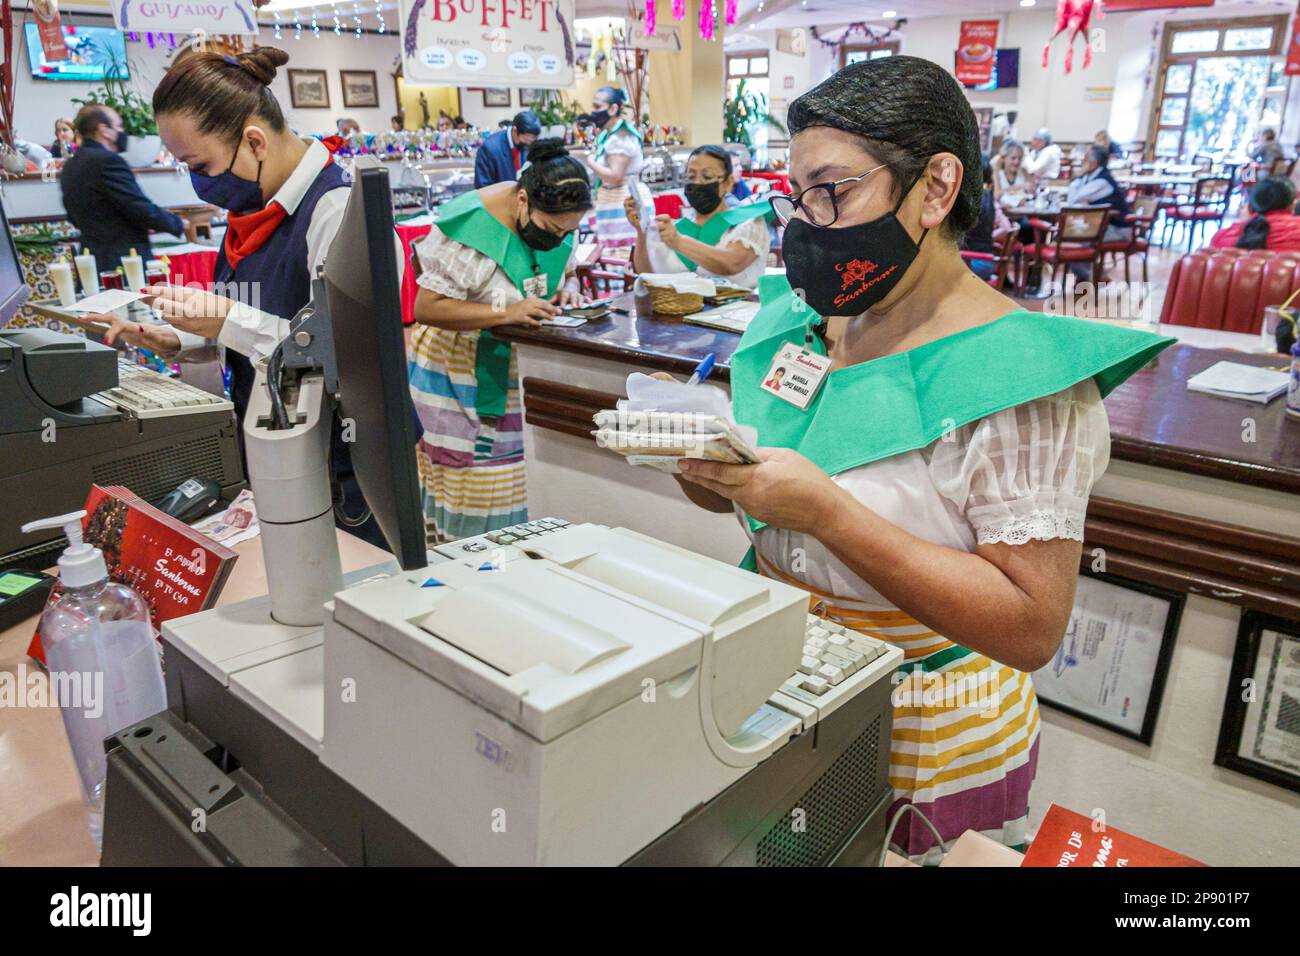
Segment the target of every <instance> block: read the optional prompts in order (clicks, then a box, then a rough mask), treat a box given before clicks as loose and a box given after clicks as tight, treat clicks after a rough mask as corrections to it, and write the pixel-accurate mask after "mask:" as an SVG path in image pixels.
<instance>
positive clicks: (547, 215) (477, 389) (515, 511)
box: [410, 139, 591, 540]
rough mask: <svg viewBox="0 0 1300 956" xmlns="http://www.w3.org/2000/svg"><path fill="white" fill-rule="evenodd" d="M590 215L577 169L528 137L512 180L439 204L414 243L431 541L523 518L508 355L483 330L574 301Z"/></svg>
mask: <svg viewBox="0 0 1300 956" xmlns="http://www.w3.org/2000/svg"><path fill="white" fill-rule="evenodd" d="M590 208H591V185H590V183H589V181H588V179H587V173H586V171H585V170H584V169H583V168H582V164H581V163H579V162H578V161H577V160H575V159H573V158H572V157H570V156H569V154H568V151H567V150H565V149H564V147H563V146H562V145H561V144H560V141H559V140H555V139H544V140H538V141H537V142H536V143H534V144H533V145H532V147H531V148H530V149H529V151H528V162H527V163H525V164H524V166H523V167H522V168H521V169H520V171H519V181H518V182H504V183H496V184H494V185H491V186H485V187H484V188H482V189H480V190H477V191H476V192H469V193H465V194H464V195H463V196H460V197H458V198H456V199H454V200H452V201H451V202H449V203H447V204H446V205H444V206H442V207H441V208H440V210H439V216H438V221H437V222H436V223H434V225H433V229H432V230H431V231H430V232H429V235H428V236H427V237H426V238H425V239H424V240H422V241H421V243H420V244H419V245H418V246H417V247H416V251H417V253H418V254H419V257H420V265H421V270H422V271H421V273H420V277H419V284H420V291H419V293H418V294H417V296H416V299H415V319H416V321H417V322H418V323H420V324H419V326H418V327H417V329H416V331H415V334H414V336H413V337H412V340H411V365H410V378H411V394H412V397H413V398H414V399H415V404H416V408H417V410H418V411H419V413H420V419H421V421H422V422H423V425H424V434H423V436H422V437H421V439H420V445H419V450H418V456H419V461H420V476H421V479H422V481H423V483H424V490H425V516H426V519H427V520H428V521H429V522H430V523H431V525H432V526H433V528H434V530H435V533H436V535H437V536H438V538H439V539H441V540H447V539H451V538H461V537H465V536H467V535H474V534H483V533H484V532H487V531H495V530H497V529H499V528H505V527H508V526H509V525H513V524H518V523H519V522H521V521H527V520H528V499H527V495H526V492H525V487H524V443H523V420H522V418H521V415H520V402H519V382H518V377H517V374H516V371H515V357H514V349H513V348H512V347H511V345H510V343H509V342H504V341H502V340H500V339H498V338H496V337H495V336H493V335H492V329H494V328H496V327H497V326H501V325H532V326H536V325H539V324H540V323H541V321H542V320H544V319H548V318H550V317H551V316H554V315H556V314H557V313H558V312H559V311H560V308H561V307H562V306H565V305H570V304H578V303H580V302H581V301H582V296H581V294H580V293H579V292H578V286H577V281H576V280H575V279H573V233H574V232H575V231H576V230H577V228H578V226H579V225H580V224H581V222H582V220H583V218H584V217H585V216H586V214H587V210H589V209H590Z"/></svg>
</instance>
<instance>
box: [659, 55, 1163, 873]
mask: <svg viewBox="0 0 1300 956" xmlns="http://www.w3.org/2000/svg"><path fill="white" fill-rule="evenodd" d="M788 123H789V128H790V133H791V137H792V138H791V143H790V169H791V186H792V192H791V195H790V196H788V197H778V198H777V199H775V200H773V207H774V208H775V209H776V212H777V215H778V217H779V218H780V219H781V220H782V221H783V222H785V223H786V224H787V225H786V233H785V261H786V266H787V277H785V278H782V277H776V276H769V277H765V278H764V279H763V280H762V282H761V283H760V294H761V298H762V302H763V305H762V309H761V311H760V312H759V314H758V315H757V316H756V317H755V318H754V320H753V322H752V323H751V325H750V326H749V328H748V330H747V331H746V332H745V334H744V337H743V338H742V340H741V343H740V346H739V348H738V350H737V351H736V353H735V355H734V357H733V358H732V363H731V388H732V397H733V403H734V410H735V415H736V419H737V421H739V422H742V423H745V424H749V425H752V426H754V427H755V428H756V429H757V430H758V436H759V444H760V446H761V448H760V455H759V457H760V463H759V464H756V465H727V464H720V463H714V462H705V461H693V460H688V461H685V462H683V463H682V471H683V488H684V489H686V491H687V494H688V495H689V497H690V498H691V499H692V500H694V501H695V502H696V503H697V504H700V505H702V506H703V507H705V508H708V509H710V510H714V511H729V510H732V509H733V508H734V509H735V510H736V511H737V513H738V515H739V516H740V517H741V520H742V523H743V524H744V526H745V528H746V531H747V533H748V534H749V535H750V537H751V541H752V543H753V550H752V552H751V554H750V556H749V557H748V558H747V561H749V562H751V566H752V567H753V568H754V570H756V571H758V573H761V574H764V575H768V576H771V577H774V578H778V579H780V580H782V581H786V582H788V583H791V584H794V585H796V586H798V587H801V588H804V589H805V590H807V591H808V592H809V595H810V597H809V600H810V603H811V605H812V608H813V611H814V612H815V613H817V614H820V615H823V616H824V617H826V618H828V619H829V620H831V621H834V622H838V623H839V624H842V625H844V626H845V627H846V628H851V629H853V630H856V631H859V632H862V633H864V634H869V635H872V636H874V637H876V638H879V639H881V640H885V641H889V642H891V643H893V644H895V645H897V646H898V647H900V648H901V649H902V650H903V651H904V654H905V658H904V661H905V663H904V664H903V666H902V669H901V671H900V673H899V675H896V684H897V686H896V688H895V690H894V697H893V700H894V708H895V709H894V721H893V731H892V734H893V739H892V747H891V750H892V753H891V761H890V779H891V783H892V785H893V787H894V791H895V794H894V796H895V801H894V805H893V807H892V808H891V814H897V813H899V812H900V808H901V807H902V806H903V805H906V804H911V805H912V806H914V807H915V809H916V810H918V811H919V812H921V813H923V814H924V816H925V817H926V818H928V819H929V820H930V821H932V822H933V823H934V825H935V827H937V829H938V832H939V833H940V834H941V835H942V837H943V839H944V841H945V842H946V841H950V840H952V839H954V838H955V837H957V836H959V835H960V834H961V833H962V832H964V831H966V830H978V831H981V832H983V833H985V834H987V835H988V836H990V837H992V838H994V839H996V840H999V841H1001V842H1003V843H1005V844H1008V845H1011V846H1019V845H1021V844H1023V843H1024V840H1025V826H1026V819H1027V814H1028V806H1029V788H1030V784H1031V782H1032V781H1033V778H1034V771H1035V766H1036V764H1037V759H1038V706H1037V703H1036V701H1035V698H1034V690H1033V685H1032V683H1031V681H1030V678H1029V673H1028V672H1030V671H1033V670H1036V669H1037V668H1040V667H1042V666H1044V665H1045V664H1047V663H1049V662H1050V661H1051V660H1052V658H1053V656H1054V655H1055V654H1056V652H1057V649H1058V648H1059V646H1060V643H1061V639H1062V635H1063V633H1064V631H1065V628H1066V626H1067V624H1068V622H1069V618H1070V611H1071V606H1072V603H1073V595H1074V588H1075V581H1076V578H1077V576H1078V571H1079V559H1080V552H1081V548H1082V545H1081V541H1082V538H1083V520H1084V512H1085V509H1086V507H1087V503H1088V495H1089V492H1090V491H1091V489H1092V486H1093V484H1094V482H1096V480H1097V479H1098V477H1100V475H1101V474H1102V472H1103V471H1104V470H1105V468H1106V465H1107V462H1108V460H1109V448H1110V438H1109V429H1108V424H1107V419H1106V411H1105V409H1104V408H1103V407H1102V401H1101V400H1102V396H1104V395H1105V394H1107V393H1108V392H1109V391H1110V390H1111V389H1113V388H1114V387H1115V386H1116V385H1118V384H1119V383H1120V382H1122V381H1123V380H1124V379H1125V378H1127V377H1128V376H1129V375H1131V374H1133V373H1134V372H1135V371H1137V370H1138V369H1139V368H1141V367H1142V366H1143V365H1145V364H1146V363H1147V362H1148V361H1149V360H1150V359H1151V358H1152V356H1154V355H1155V354H1156V353H1158V352H1159V351H1160V350H1161V349H1163V348H1165V347H1166V346H1167V345H1169V344H1171V343H1172V342H1173V340H1172V339H1167V338H1161V337H1158V336H1154V335H1150V334H1147V333H1141V332H1135V331H1132V330H1128V329H1117V328H1104V327H1101V326H1099V325H1096V324H1093V323H1090V322H1085V321H1080V320H1077V319H1072V318H1065V317H1052V318H1048V319H1046V320H1045V317H1044V316H1042V315H1036V314H1031V313H1029V312H1026V311H1024V310H1022V309H1019V308H1017V307H1016V306H1015V305H1014V304H1013V303H1012V302H1011V301H1010V300H1009V299H1007V298H1005V297H1004V296H1002V295H1001V294H1000V293H998V292H996V291H994V290H993V289H991V288H990V287H989V286H988V285H986V284H985V283H984V282H982V281H981V280H980V279H978V278H977V277H976V276H975V275H974V274H972V273H971V272H970V270H969V269H967V268H966V266H965V265H964V264H963V262H962V259H961V256H960V255H959V253H958V241H959V240H960V238H961V237H962V236H963V235H964V234H965V232H966V231H967V229H969V228H970V226H971V225H972V223H973V222H974V221H975V218H976V217H977V216H978V215H979V209H980V200H981V175H980V147H979V136H978V132H977V128H976V123H975V117H974V115H973V114H972V112H971V108H970V106H969V105H968V104H967V102H966V99H965V97H964V96H963V94H962V90H961V88H960V87H959V86H958V85H957V82H956V81H955V80H954V79H953V78H952V77H951V76H950V75H949V74H948V73H947V72H946V71H945V70H943V69H942V68H941V67H939V66H937V65H936V64H934V63H931V62H929V61H927V60H922V59H918V58H916V57H909V56H898V57H888V58H884V59H879V60H871V61H867V62H863V63H857V64H853V65H851V66H848V67H846V68H845V69H843V70H840V71H839V72H838V73H836V74H835V75H833V76H832V77H830V78H829V79H828V80H826V81H824V82H823V83H821V84H820V85H819V86H817V87H815V88H814V89H812V90H810V91H809V92H807V93H805V94H804V95H803V96H801V97H799V98H798V99H796V100H795V101H794V102H793V103H792V104H791V106H790V109H789V114H788ZM787 279H788V281H787ZM795 290H798V294H796V291H795ZM796 361H797V362H798V367H799V368H800V372H801V374H800V376H797V378H799V379H800V380H801V381H802V382H803V383H804V385H803V386H800V387H796V385H795V383H793V382H792V381H791V379H792V376H790V375H786V376H784V378H783V380H781V381H780V382H777V384H776V387H775V388H772V387H770V386H771V385H772V384H773V382H774V380H775V379H776V375H775V373H776V370H777V369H779V368H788V367H792V366H793V365H794V364H795V362H796ZM808 385H811V387H810V388H808V387H806V386H808ZM801 393H803V394H801ZM810 647H811V645H810ZM813 650H814V651H816V648H813ZM808 653H809V651H808V649H807V648H806V649H805V655H808ZM814 656H817V655H814ZM822 656H823V657H824V655H822ZM810 659H811V658H810ZM809 670H811V671H812V673H810V674H806V673H803V672H800V673H798V674H796V675H794V676H793V677H792V678H791V680H790V681H789V682H787V684H786V685H785V689H787V690H788V692H789V693H791V694H794V695H796V696H798V695H803V696H804V697H805V698H806V699H807V700H809V701H814V702H815V700H816V699H817V698H818V696H819V695H821V694H824V693H826V692H828V689H829V687H830V686H833V685H834V684H835V683H838V682H839V681H840V680H842V679H843V675H844V674H845V673H852V662H851V661H846V662H844V663H843V667H838V666H834V665H833V664H832V666H831V667H829V668H828V669H826V670H824V671H823V670H822V669H821V668H820V667H819V668H809ZM899 824H900V825H899V827H898V829H897V830H896V831H895V832H896V836H895V839H894V844H895V846H896V847H897V848H899V849H900V851H901V852H903V853H905V854H907V855H908V856H909V857H911V858H912V859H913V860H914V861H918V862H926V863H933V862H936V861H937V860H938V859H939V857H940V855H941V851H940V850H939V849H938V848H937V847H936V845H935V840H934V837H933V836H932V835H931V833H930V832H929V830H928V829H927V828H926V827H925V825H924V824H923V823H922V821H920V820H918V819H916V816H915V815H914V814H907V815H905V816H904V817H903V818H902V819H901V820H900V821H899Z"/></svg>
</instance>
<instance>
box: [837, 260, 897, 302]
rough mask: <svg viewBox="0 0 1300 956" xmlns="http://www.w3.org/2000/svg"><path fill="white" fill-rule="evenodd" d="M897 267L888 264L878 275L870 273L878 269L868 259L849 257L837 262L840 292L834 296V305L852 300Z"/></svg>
mask: <svg viewBox="0 0 1300 956" xmlns="http://www.w3.org/2000/svg"><path fill="white" fill-rule="evenodd" d="M897 268H898V266H896V265H895V266H890V267H889V268H888V269H886V270H885V271H884V272H881V273H880V274H879V275H872V273H874V272H876V270H877V269H879V266H877V265H876V263H874V262H872V261H871V260H870V259H850V260H849V261H848V262H837V263H836V264H835V271H836V272H838V273H839V274H840V294H839V295H837V296H836V297H835V305H836V306H837V307H838V306H842V305H844V304H845V303H848V302H852V301H853V300H854V299H856V298H857V297H858V296H860V295H861V294H862V293H864V292H866V291H867V290H868V289H870V288H871V287H872V286H873V285H875V284H876V283H877V282H880V281H882V280H883V279H885V278H886V277H887V276H889V275H890V274H891V273H892V272H893V271H894V270H895V269H897ZM850 290H852V291H850Z"/></svg>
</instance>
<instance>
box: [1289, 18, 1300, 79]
mask: <svg viewBox="0 0 1300 956" xmlns="http://www.w3.org/2000/svg"><path fill="white" fill-rule="evenodd" d="M1298 73H1300V7H1298V8H1297V9H1296V14H1295V16H1293V17H1292V18H1291V34H1290V36H1289V38H1288V39H1287V43H1286V75H1287V76H1295V75H1296V74H1298Z"/></svg>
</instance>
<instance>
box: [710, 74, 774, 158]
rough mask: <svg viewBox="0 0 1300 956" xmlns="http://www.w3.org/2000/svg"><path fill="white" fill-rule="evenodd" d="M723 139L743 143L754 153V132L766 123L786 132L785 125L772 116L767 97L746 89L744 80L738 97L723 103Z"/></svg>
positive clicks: (738, 85) (737, 85) (737, 92)
mask: <svg viewBox="0 0 1300 956" xmlns="http://www.w3.org/2000/svg"><path fill="white" fill-rule="evenodd" d="M722 118H723V123H724V126H723V130H722V138H723V140H724V141H725V142H728V143H743V144H744V145H745V148H746V149H748V150H749V151H750V152H751V153H752V152H753V151H754V130H755V129H757V128H758V127H759V126H761V125H763V124H764V123H766V124H767V125H769V126H771V127H773V128H774V129H776V130H777V131H779V132H782V133H784V132H785V131H786V129H785V124H783V123H782V122H781V121H780V120H778V119H776V118H775V117H774V116H772V114H771V113H769V112H768V109H767V97H766V96H764V95H763V94H762V93H751V92H748V91H747V90H746V89H745V81H744V80H743V79H742V80H741V81H740V82H739V83H737V84H736V95H735V96H733V97H732V98H731V99H729V100H724V101H723V103H722Z"/></svg>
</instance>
